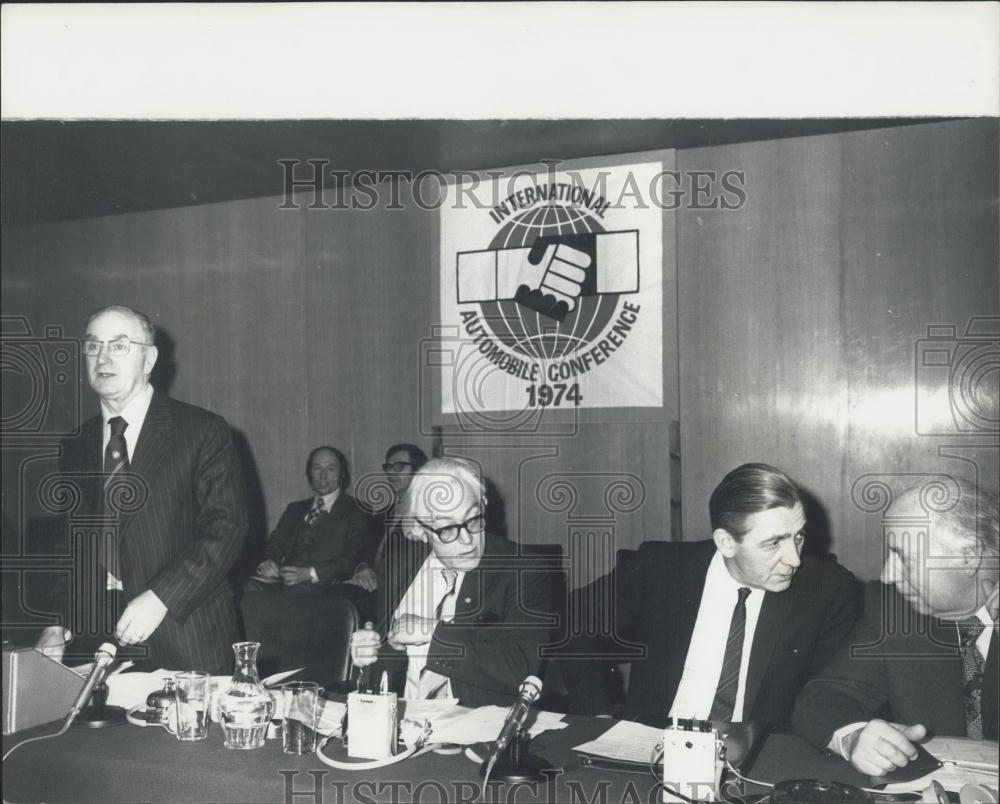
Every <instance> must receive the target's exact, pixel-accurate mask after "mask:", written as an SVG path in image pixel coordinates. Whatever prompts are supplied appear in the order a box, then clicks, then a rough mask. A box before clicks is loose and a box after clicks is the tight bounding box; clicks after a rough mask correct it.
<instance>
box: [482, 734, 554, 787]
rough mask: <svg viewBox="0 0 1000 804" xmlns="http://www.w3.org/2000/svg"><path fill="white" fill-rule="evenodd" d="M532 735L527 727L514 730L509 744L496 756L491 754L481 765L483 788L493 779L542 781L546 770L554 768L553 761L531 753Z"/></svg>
mask: <svg viewBox="0 0 1000 804" xmlns="http://www.w3.org/2000/svg"><path fill="white" fill-rule="evenodd" d="M530 745H531V736H530V735H529V734H528V730H527V729H525V728H523V727H522V728H519V729H518V730H517V731H516V732H514V736H513V737H512V738H511V740H510V742H509V743H508V744H507V746H506V747H505V748H504V749H503V750H502V751H501V752H500V754H499V755H498V756H496V757H493V756H490V757H489V758H487V759H486V761H485V762H483V764H482V765H480V766H479V775H480V776H482V777H483V788H484V791H485V788H486V785H487V784H489V782H490V780H491V779H494V780H496V781H498V782H503V783H504V784H516V783H518V782H528V783H534V782H541V781H543V780H544V779H545V772H546V771H550V770H551V769H552V763H551V762H549V761H548V760H547V759H545V758H544V757H540V756H538V755H536V754H532V753H529V751H528V749H529V747H530Z"/></svg>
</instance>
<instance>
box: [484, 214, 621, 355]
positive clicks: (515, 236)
mask: <svg viewBox="0 0 1000 804" xmlns="http://www.w3.org/2000/svg"><path fill="white" fill-rule="evenodd" d="M603 231H604V227H603V226H601V224H600V222H599V221H598V220H597V219H596V218H595V217H594V216H593V215H591V214H590V213H589V212H587V211H586V210H582V209H579V208H576V207H566V206H563V205H562V204H559V203H548V204H544V205H542V206H538V207H533V208H532V209H529V210H526V211H525V212H522V213H520V214H519V215H516V216H515V217H514V218H513V219H511V220H510V221H509V222H508V223H506V224H505V225H504V226H503V228H502V229H500V231H499V232H497V234H496V236H495V237H494V238H493V240H492V241H491V242H490V245H489V247H490V249H505V248H530V247H531V245H532V244H533V243H534V242H535V240H536V239H537V238H539V237H551V236H555V235H569V234H587V233H598V232H603ZM598 270H600V266H598ZM617 306H618V294H616V293H615V294H607V295H604V296H587V297H584V298H581V299H578V300H577V305H576V308H575V309H574V310H571V311H570V312H569V313H568V314H567V315H566V317H565V318H564V319H563V320H562V321H561V322H559V321H555V320H554V319H552V318H549V317H548V316H545V315H542V314H541V313H538V312H536V311H534V310H530V309H528V308H526V307H522V306H521V305H520V304H518V303H517V302H515V301H513V300H504V301H493V302H483V303H482V304H481V305H480V308H481V310H482V313H483V320H484V321H485V323H486V325H487V326H488V327H489V328H490V330H491V331H492V332H493V334H494V336H495V337H496V338H497V340H499V341H500V342H501V343H503V344H504V345H505V346H506V347H508V348H509V349H512V350H513V351H515V352H518V353H520V354H522V355H524V356H525V357H528V358H539V359H553V358H560V357H565V356H566V355H569V354H572V353H573V352H575V351H576V350H577V349H579V348H581V347H584V346H586V345H587V344H588V343H590V342H591V341H592V340H594V339H595V338H596V337H597V336H598V335H599V334H600V333H601V332H602V331H603V330H604V328H605V327H606V326H607V325H608V322H609V321H611V318H612V317H613V316H614V313H615V310H616V309H617Z"/></svg>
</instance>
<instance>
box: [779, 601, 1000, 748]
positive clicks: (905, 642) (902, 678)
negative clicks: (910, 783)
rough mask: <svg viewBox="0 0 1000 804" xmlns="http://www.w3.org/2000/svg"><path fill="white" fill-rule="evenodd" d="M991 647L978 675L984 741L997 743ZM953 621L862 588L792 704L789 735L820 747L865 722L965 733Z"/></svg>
mask: <svg viewBox="0 0 1000 804" xmlns="http://www.w3.org/2000/svg"><path fill="white" fill-rule="evenodd" d="M997 641H998V634H997V632H995V631H994V634H993V638H992V640H991V641H990V649H989V654H988V655H987V657H986V667H985V669H984V672H983V697H982V713H983V737H984V738H986V739H987V740H996V739H997V731H998V715H997ZM958 645H959V640H958V632H957V629H956V628H955V624H954V623H953V622H945V621H943V620H939V619H937V618H936V617H928V616H926V615H922V614H919V613H917V612H916V611H914V610H913V608H911V607H910V604H909V603H908V602H907V601H906V599H905V598H903V597H902V596H901V595H899V593H898V592H896V590H895V588H893V587H888V586H886V585H884V584H882V583H879V582H878V581H872V582H871V583H870V584H868V587H867V588H866V590H865V612H864V615H863V616H862V617H861V619H860V620H859V621H858V622H857V624H856V625H855V627H854V630H853V631H852V632H851V634H850V636H849V637H848V639H847V640H846V642H845V644H844V645H843V646H842V648H841V649H840V650H839V651H838V652H837V654H836V656H835V658H834V659H833V661H832V662H831V663H830V664H829V665H828V666H827V667H826V668H825V669H824V670H823V671H822V672H821V673H820V674H819V675H818V676H817V677H816V678H814V679H813V680H812V681H810V682H809V683H808V684H807V685H806V687H805V689H804V690H802V694H801V695H799V700H798V702H797V703H796V705H795V719H794V724H795V730H796V731H797V732H798V733H799V734H801V735H802V736H803V737H805V738H806V739H807V740H809V742H811V743H812V744H813V745H815V746H818V747H820V748H825V747H826V745H827V743H829V742H830V737H832V736H833V733H834V732H835V731H836V730H837V729H839V728H840V727H841V726H846V725H848V724H850V723H859V722H865V721H868V720H871V719H872V718H876V717H877V718H883V719H885V720H890V721H895V722H897V723H905V724H906V725H912V724H914V723H923V724H924V725H925V726H926V727H927V728H928V730H930V731H931V732H932V733H934V734H941V735H952V736H955V735H957V736H961V737H964V736H965V735H966V731H965V703H964V698H963V686H964V684H963V681H962V657H961V654H960V653H959V649H958Z"/></svg>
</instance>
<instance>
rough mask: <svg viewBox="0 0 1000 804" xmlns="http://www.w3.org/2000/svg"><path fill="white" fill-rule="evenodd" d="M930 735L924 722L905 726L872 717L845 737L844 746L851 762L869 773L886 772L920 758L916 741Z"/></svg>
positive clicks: (881, 773)
mask: <svg viewBox="0 0 1000 804" xmlns="http://www.w3.org/2000/svg"><path fill="white" fill-rule="evenodd" d="M926 736H927V729H925V728H924V726H923V725H922V724H920V723H917V724H915V725H913V726H905V725H903V724H902V723H888V722H886V721H884V720H870V721H869V722H868V723H867V724H866V725H865V726H863V727H862V728H860V729H858V730H857V731H855V732H853V733H852V734H848V735H847V736H846V737H845V738H844V748H845V751H846V753H847V757H848V759H849V760H850V761H851V764H852V765H853V766H854V767H855V768H857V769H858V770H859V771H861V773H867V774H868V775H869V776H884V775H885V774H887V773H889V772H890V771H894V770H896V768H904V767H906V766H907V765H908V764H909V763H910V762H912V761H913V760H914V759H916V758H917V749H916V748H914V746H913V744H914V743H915V742H919V741H920V740H922V739H924V737H926Z"/></svg>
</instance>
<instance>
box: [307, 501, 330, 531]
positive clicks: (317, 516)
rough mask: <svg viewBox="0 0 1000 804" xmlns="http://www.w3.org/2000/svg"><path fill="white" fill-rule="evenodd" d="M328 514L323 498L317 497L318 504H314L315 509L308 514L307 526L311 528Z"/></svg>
mask: <svg viewBox="0 0 1000 804" xmlns="http://www.w3.org/2000/svg"><path fill="white" fill-rule="evenodd" d="M325 513H326V505H325V504H324V503H323V498H322V497H317V498H316V502H314V503H313V507H312V508H310V509H309V513H308V514H306V524H307V525H308V526H309V527H310V528H311V527H313V526H314V525H315V524H316V523H317V522H319V521H320V520H321V519H322V518H323V514H325Z"/></svg>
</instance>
